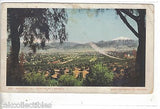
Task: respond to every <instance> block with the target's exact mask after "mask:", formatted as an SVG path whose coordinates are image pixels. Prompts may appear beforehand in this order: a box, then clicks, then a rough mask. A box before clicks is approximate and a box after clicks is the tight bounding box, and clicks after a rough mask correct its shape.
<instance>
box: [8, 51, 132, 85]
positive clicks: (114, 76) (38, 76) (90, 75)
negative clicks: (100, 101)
mask: <svg viewBox="0 0 160 109" xmlns="http://www.w3.org/2000/svg"><path fill="white" fill-rule="evenodd" d="M20 57H21V58H20V67H19V68H20V70H19V71H20V74H21V75H22V76H21V77H23V79H22V80H21V83H19V85H24V86H117V85H119V84H120V85H128V83H129V80H132V79H131V78H132V76H133V75H132V74H133V73H134V63H135V58H130V59H129V58H123V60H116V59H111V58H109V57H107V56H105V55H101V54H98V53H96V52H92V53H90V52H89V53H88V52H87V53H81V52H79V53H76V52H75V53H71V54H68V53H54V54H41V53H37V54H34V55H29V54H23V55H21V56H20ZM8 60H9V59H8ZM8 62H9V61H8ZM7 67H8V70H9V66H7ZM12 76H15V75H8V77H10V78H11V77H12ZM9 80H10V81H11V80H12V79H9ZM133 80H134V79H133ZM10 81H9V82H10Z"/></svg>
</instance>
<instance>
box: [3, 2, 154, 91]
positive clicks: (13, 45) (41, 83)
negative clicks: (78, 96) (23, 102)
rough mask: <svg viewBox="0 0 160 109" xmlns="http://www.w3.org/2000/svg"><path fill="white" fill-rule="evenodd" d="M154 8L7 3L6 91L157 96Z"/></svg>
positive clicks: (5, 41) (4, 50)
mask: <svg viewBox="0 0 160 109" xmlns="http://www.w3.org/2000/svg"><path fill="white" fill-rule="evenodd" d="M153 31H154V7H153V5H149V4H146V5H145V4H58V3H57V4H56V3H3V4H2V7H1V40H0V42H1V67H0V68H1V78H0V80H1V91H3V92H56V93H62V92H64V93H118V94H121V93H127V94H132V93H133V94H138V93H142V94H147V93H152V91H153V80H154V79H153V75H154V73H153V58H154V57H153V56H154V55H153V44H154V43H153V39H154V33H153Z"/></svg>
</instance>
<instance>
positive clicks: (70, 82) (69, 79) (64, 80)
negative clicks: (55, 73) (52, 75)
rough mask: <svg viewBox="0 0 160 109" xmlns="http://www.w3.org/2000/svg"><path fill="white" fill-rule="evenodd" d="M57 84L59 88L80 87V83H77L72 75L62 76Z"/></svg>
mask: <svg viewBox="0 0 160 109" xmlns="http://www.w3.org/2000/svg"><path fill="white" fill-rule="evenodd" d="M58 83H59V85H60V86H80V85H82V81H78V80H77V79H76V78H74V76H72V75H62V76H60V78H59V79H58Z"/></svg>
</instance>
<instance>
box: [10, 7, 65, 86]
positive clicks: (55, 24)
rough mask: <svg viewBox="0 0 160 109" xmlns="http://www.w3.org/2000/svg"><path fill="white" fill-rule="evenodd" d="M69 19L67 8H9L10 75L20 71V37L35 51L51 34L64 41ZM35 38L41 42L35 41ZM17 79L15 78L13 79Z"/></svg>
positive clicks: (61, 41) (43, 44)
mask: <svg viewBox="0 0 160 109" xmlns="http://www.w3.org/2000/svg"><path fill="white" fill-rule="evenodd" d="M67 20H68V19H67V14H66V12H65V9H55V8H54V9H46V8H40V9H32V8H8V10H7V30H8V33H9V38H8V39H9V40H10V41H11V53H10V59H9V60H10V62H8V65H10V66H12V67H9V68H11V69H9V70H7V73H10V74H8V75H16V74H15V73H18V71H19V51H20V37H23V43H24V45H25V46H29V47H30V48H31V49H32V50H33V52H36V48H37V47H38V46H39V45H40V46H41V47H42V48H43V47H44V46H45V42H46V40H50V36H51V35H52V38H53V39H54V40H57V39H59V40H60V43H63V41H65V40H66V39H67V33H66V31H65V28H66V26H65V25H66V23H67ZM35 40H40V41H41V42H40V43H35ZM7 67H8V66H7ZM7 77H8V76H7ZM7 79H9V78H7ZM12 79H13V78H12ZM15 80H16V79H15V78H14V80H13V81H15ZM10 83H11V84H12V85H16V84H17V83H14V82H10Z"/></svg>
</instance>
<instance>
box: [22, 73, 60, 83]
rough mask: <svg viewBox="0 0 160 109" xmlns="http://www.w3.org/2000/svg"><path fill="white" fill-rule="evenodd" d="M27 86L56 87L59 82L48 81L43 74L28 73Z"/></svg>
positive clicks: (26, 77)
mask: <svg viewBox="0 0 160 109" xmlns="http://www.w3.org/2000/svg"><path fill="white" fill-rule="evenodd" d="M23 79H24V82H25V85H29V86H56V85H58V82H57V81H56V80H55V79H46V78H45V76H44V74H43V73H36V72H32V73H27V74H25V75H24V78H23Z"/></svg>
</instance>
